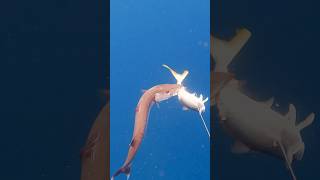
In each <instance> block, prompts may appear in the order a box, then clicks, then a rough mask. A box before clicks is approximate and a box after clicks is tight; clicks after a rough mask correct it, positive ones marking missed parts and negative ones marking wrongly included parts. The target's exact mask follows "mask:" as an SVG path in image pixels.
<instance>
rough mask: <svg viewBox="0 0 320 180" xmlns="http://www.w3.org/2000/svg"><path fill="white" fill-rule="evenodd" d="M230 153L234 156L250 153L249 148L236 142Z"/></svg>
mask: <svg viewBox="0 0 320 180" xmlns="http://www.w3.org/2000/svg"><path fill="white" fill-rule="evenodd" d="M231 152H232V153H235V154H243V153H248V152H250V148H249V147H248V146H247V145H245V144H243V143H242V142H240V141H236V142H235V143H234V144H233V146H232V149H231Z"/></svg>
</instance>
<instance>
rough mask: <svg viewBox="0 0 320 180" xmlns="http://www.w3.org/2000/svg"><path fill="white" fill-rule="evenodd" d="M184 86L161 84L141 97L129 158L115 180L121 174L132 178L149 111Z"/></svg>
mask: <svg viewBox="0 0 320 180" xmlns="http://www.w3.org/2000/svg"><path fill="white" fill-rule="evenodd" d="M181 87H182V86H181V85H179V84H160V85H157V86H154V87H152V88H150V89H149V90H147V91H145V92H144V94H143V95H142V96H141V98H140V100H139V102H138V104H137V106H136V109H135V123H134V131H133V135H132V140H131V142H130V144H129V150H128V155H127V158H126V160H125V162H124V164H123V165H122V166H121V168H119V169H118V170H117V171H116V173H114V175H113V176H112V177H111V180H113V179H114V178H115V177H116V176H118V175H119V174H121V173H124V174H126V175H127V178H129V177H130V171H131V163H132V161H133V159H134V157H135V155H136V153H137V151H138V149H139V147H140V145H141V142H142V139H143V137H144V133H145V128H146V125H147V122H148V116H149V111H150V109H151V107H152V105H153V103H154V102H160V101H163V100H166V99H169V98H170V97H173V96H176V95H177V93H178V91H179V89H180V88H181Z"/></svg>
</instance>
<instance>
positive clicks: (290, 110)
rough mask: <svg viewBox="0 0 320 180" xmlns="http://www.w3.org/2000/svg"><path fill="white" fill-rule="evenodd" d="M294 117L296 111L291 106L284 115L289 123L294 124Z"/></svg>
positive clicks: (291, 105)
mask: <svg viewBox="0 0 320 180" xmlns="http://www.w3.org/2000/svg"><path fill="white" fill-rule="evenodd" d="M296 115H297V111H296V107H294V105H293V104H290V105H289V112H288V113H287V115H286V118H287V119H289V121H291V122H293V123H295V122H296Z"/></svg>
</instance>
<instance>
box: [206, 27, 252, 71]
mask: <svg viewBox="0 0 320 180" xmlns="http://www.w3.org/2000/svg"><path fill="white" fill-rule="evenodd" d="M250 36H251V33H250V31H248V30H247V29H244V28H243V29H240V30H238V31H237V34H236V35H235V37H234V38H233V39H232V40H231V41H224V40H220V39H218V38H214V37H211V40H210V41H211V54H212V55H213V58H214V59H215V61H216V67H215V71H216V72H228V65H229V64H230V63H231V61H232V59H233V58H234V57H235V56H236V55H237V54H238V53H239V51H240V49H241V48H242V47H243V46H244V44H245V43H246V42H247V41H248V39H249V38H250Z"/></svg>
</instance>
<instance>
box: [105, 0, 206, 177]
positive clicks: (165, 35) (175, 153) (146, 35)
mask: <svg viewBox="0 0 320 180" xmlns="http://www.w3.org/2000/svg"><path fill="white" fill-rule="evenodd" d="M209 13H210V6H209V1H201V2H199V1H191V0H187V1H184V2H183V3H181V2H178V1H169V0H165V1H156V0H151V1H150V0H148V1H147V0H143V1H132V0H127V1H117V0H112V1H111V24H110V26H111V34H110V37H111V56H110V60H111V61H110V66H111V71H110V87H111V91H110V100H111V101H110V108H111V109H110V113H111V116H110V118H111V122H110V123H111V128H110V130H111V131H110V134H111V144H110V146H111V152H110V156H111V162H110V165H111V169H110V171H111V173H114V172H115V171H116V170H117V169H118V168H119V167H120V166H121V165H122V163H123V162H124V160H125V158H126V156H127V152H128V147H129V146H128V145H129V143H130V141H131V136H132V132H133V125H134V115H135V108H136V105H137V103H138V101H139V98H140V97H141V96H142V94H143V93H142V90H143V89H149V88H151V87H152V86H155V85H157V84H163V83H176V81H175V79H174V78H173V76H172V75H171V74H170V73H169V71H168V70H167V69H165V68H163V67H162V66H161V65H162V64H167V65H169V66H170V67H172V68H173V69H176V70H177V71H178V72H182V71H183V70H185V69H188V70H189V75H188V76H187V78H186V79H185V81H184V85H185V86H186V87H187V88H188V90H189V91H191V92H196V93H197V94H200V93H202V94H203V95H204V96H205V97H208V96H210V92H209V91H210V85H209V83H210V82H209V80H210V79H209V76H210V75H209V73H210V66H209V65H210V62H209V59H210V56H209V43H210V36H209V32H210V25H209V22H210V21H209ZM209 109H210V108H209V102H207V103H206V112H205V113H204V114H203V115H204V118H205V119H206V122H207V124H208V125H209V117H210V110H209ZM209 168H210V146H209V139H208V137H207V134H206V132H205V129H204V127H203V126H202V123H201V119H200V117H199V115H198V113H197V112H195V111H183V110H182V106H181V105H180V103H179V102H178V98H177V97H173V98H172V99H170V100H168V101H166V102H161V103H160V107H159V108H157V106H156V105H154V106H153V107H152V109H151V111H150V115H149V122H148V127H147V131H146V135H145V138H144V139H143V142H142V144H141V147H140V149H139V151H138V153H137V156H136V158H135V160H134V161H133V165H132V174H131V178H132V179H168V180H169V179H175V180H176V179H209V176H210V170H209ZM118 179H125V176H124V175H122V176H120V177H119V178H118Z"/></svg>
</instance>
